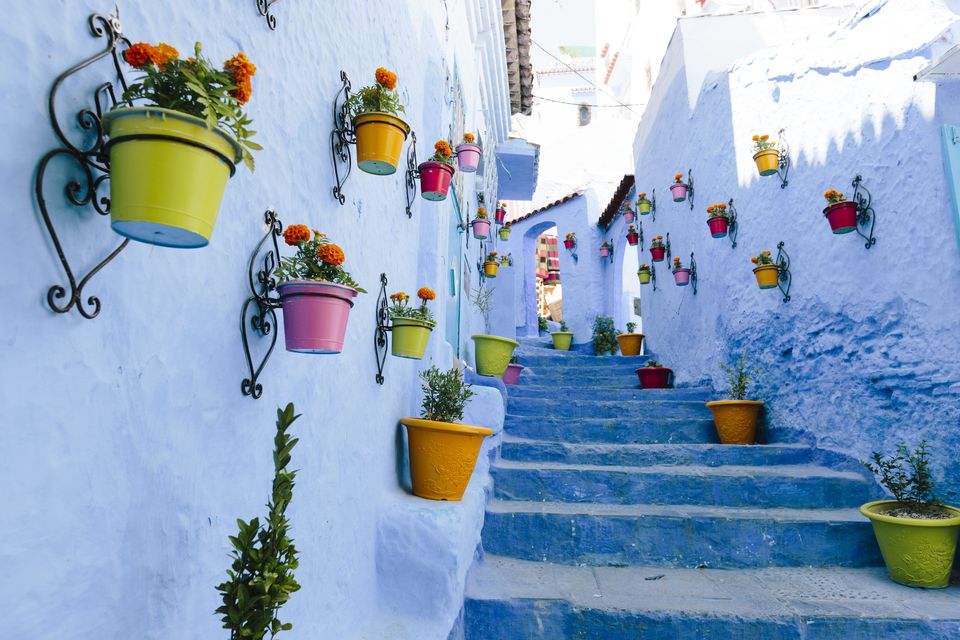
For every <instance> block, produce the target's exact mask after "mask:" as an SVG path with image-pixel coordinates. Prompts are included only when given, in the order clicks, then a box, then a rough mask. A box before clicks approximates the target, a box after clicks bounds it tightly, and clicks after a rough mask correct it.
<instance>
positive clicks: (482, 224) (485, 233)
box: [470, 218, 490, 240]
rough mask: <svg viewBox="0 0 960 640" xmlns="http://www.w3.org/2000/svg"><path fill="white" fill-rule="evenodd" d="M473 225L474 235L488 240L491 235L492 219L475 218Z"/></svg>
mask: <svg viewBox="0 0 960 640" xmlns="http://www.w3.org/2000/svg"><path fill="white" fill-rule="evenodd" d="M470 226H471V227H473V237H474V238H477V239H478V240H486V239H487V238H489V237H490V221H489V220H488V219H486V218H475V219H474V220H473V222H471V223H470Z"/></svg>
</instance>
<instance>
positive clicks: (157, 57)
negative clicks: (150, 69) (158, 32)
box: [150, 42, 180, 69]
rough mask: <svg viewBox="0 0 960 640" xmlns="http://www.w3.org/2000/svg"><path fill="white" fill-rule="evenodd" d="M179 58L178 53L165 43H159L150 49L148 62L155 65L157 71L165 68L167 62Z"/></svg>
mask: <svg viewBox="0 0 960 640" xmlns="http://www.w3.org/2000/svg"><path fill="white" fill-rule="evenodd" d="M179 57H180V52H179V51H177V50H176V49H174V48H173V47H171V46H170V45H168V44H167V43H166V42H161V43H160V44H158V45H157V46H155V47H151V48H150V61H151V62H153V64H155V65H157V68H159V69H163V68H164V67H166V66H167V63H168V62H170V61H171V60H176V59H177V58H179Z"/></svg>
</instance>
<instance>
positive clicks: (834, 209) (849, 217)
mask: <svg viewBox="0 0 960 640" xmlns="http://www.w3.org/2000/svg"><path fill="white" fill-rule="evenodd" d="M823 215H825V216H826V217H827V222H829V223H830V229H832V230H833V232H834V233H837V234H840V233H850V232H851V231H856V230H857V203H856V202H853V201H851V200H844V201H843V202H834V203H833V204H831V205H829V206H828V207H827V208H826V209H824V210H823Z"/></svg>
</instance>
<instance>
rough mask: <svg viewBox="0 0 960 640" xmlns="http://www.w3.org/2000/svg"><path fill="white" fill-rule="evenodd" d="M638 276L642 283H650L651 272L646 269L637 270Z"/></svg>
mask: <svg viewBox="0 0 960 640" xmlns="http://www.w3.org/2000/svg"><path fill="white" fill-rule="evenodd" d="M637 278H639V279H640V284H650V272H649V271H646V270H644V269H641V270H640V271H637Z"/></svg>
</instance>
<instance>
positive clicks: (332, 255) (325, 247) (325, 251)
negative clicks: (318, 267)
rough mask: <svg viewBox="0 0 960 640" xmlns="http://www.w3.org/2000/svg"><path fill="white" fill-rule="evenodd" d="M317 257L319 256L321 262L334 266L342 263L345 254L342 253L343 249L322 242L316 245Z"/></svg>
mask: <svg viewBox="0 0 960 640" xmlns="http://www.w3.org/2000/svg"><path fill="white" fill-rule="evenodd" d="M317 258H319V259H320V261H321V262H326V263H327V264H332V265H334V266H340V265H341V264H343V261H344V260H346V256H344V255H343V249H341V248H340V247H338V246H337V245H335V244H333V243H330V244H322V245H320V246H319V247H317Z"/></svg>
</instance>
